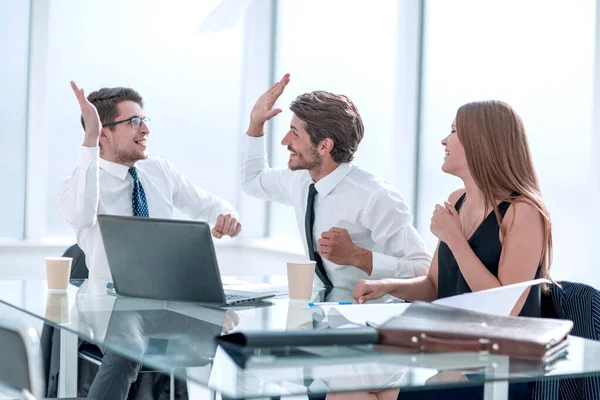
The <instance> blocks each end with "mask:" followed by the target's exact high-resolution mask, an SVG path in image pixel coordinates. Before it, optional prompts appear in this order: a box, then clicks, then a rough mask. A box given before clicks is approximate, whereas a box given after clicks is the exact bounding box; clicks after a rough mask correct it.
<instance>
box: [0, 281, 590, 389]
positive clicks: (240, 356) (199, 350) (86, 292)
mask: <svg viewBox="0 0 600 400" xmlns="http://www.w3.org/2000/svg"><path fill="white" fill-rule="evenodd" d="M224 280H225V281H226V282H240V283H241V282H252V281H254V282H256V283H275V284H281V283H282V282H283V283H284V282H285V277H269V278H266V277H255V278H250V277H236V278H233V277H228V278H224ZM9 287H10V288H12V289H11V290H4V289H5V288H6V289H8V288H9ZM14 288H20V293H18V292H19V291H18V290H17V293H16V294H15V290H14ZM3 293H4V294H3ZM9 293H10V294H9ZM19 294H20V295H19ZM313 295H314V296H313V299H314V300H316V301H351V300H352V298H351V292H350V291H344V290H338V289H335V290H333V291H329V292H327V293H325V291H324V290H320V291H315V292H314V293H313ZM389 300H390V299H382V301H384V302H385V301H389ZM0 301H1V302H3V303H5V304H7V305H9V306H11V307H14V308H16V309H18V310H21V311H22V312H24V313H27V314H29V315H32V316H35V317H36V318H39V319H41V320H43V321H44V322H45V323H46V324H49V325H51V326H53V327H55V328H58V329H63V330H67V331H69V332H72V333H74V334H76V335H77V336H79V337H80V338H81V339H83V340H85V341H88V342H90V343H93V344H96V345H98V346H100V347H104V348H110V349H112V350H113V351H115V352H117V353H119V354H122V355H123V356H124V357H127V358H130V359H135V360H140V361H141V362H142V363H143V364H144V365H146V366H147V367H150V368H153V369H157V370H161V371H165V372H170V373H173V374H174V375H175V376H177V377H180V378H183V379H188V380H190V381H192V382H195V383H197V384H200V385H201V386H204V387H207V388H209V389H211V390H214V391H216V392H218V393H221V394H222V395H224V396H227V397H232V398H252V397H265V396H286V395H297V394H304V393H307V392H309V393H332V392H347V391H380V390H385V389H394V390H397V388H400V389H401V390H421V389H423V388H431V387H446V386H455V385H463V386H464V385H478V384H482V383H486V382H493V381H502V380H509V381H534V380H538V379H542V378H549V377H571V376H572V377H576V376H579V377H583V376H590V375H595V376H597V375H600V343H599V342H595V341H590V340H584V339H580V338H576V337H570V338H569V340H570V344H569V353H568V355H567V357H566V358H564V359H561V360H558V361H556V362H555V363H553V364H550V365H544V364H541V363H539V362H537V361H532V360H520V359H514V358H509V357H506V356H492V355H487V354H478V353H460V354H423V353H416V352H410V351H408V350H406V349H399V348H390V347H383V346H376V345H363V346H319V347H317V346H314V347H311V346H301V347H298V346H296V347H286V348H264V349H249V350H243V351H240V350H239V349H232V348H229V347H222V346H219V345H218V344H217V342H216V341H215V338H216V337H217V336H219V335H221V334H223V333H228V332H236V331H250V330H254V331H269V330H312V329H331V328H330V327H329V326H328V325H327V321H326V320H325V321H324V320H323V318H322V316H319V317H315V312H314V310H311V308H309V307H308V304H307V302H305V303H303V302H297V301H290V300H289V299H287V298H285V296H284V295H280V296H277V297H275V298H272V299H269V300H266V301H262V302H260V303H256V304H249V305H242V306H237V307H226V308H222V307H212V306H207V305H200V304H196V303H183V302H170V301H161V300H149V299H136V298H128V297H121V296H115V295H114V294H111V293H109V292H107V290H106V282H105V281H92V280H89V281H87V280H86V281H81V282H77V281H74V282H73V284H72V285H70V286H69V289H68V290H67V292H65V293H49V292H48V290H47V289H46V282H45V281H44V280H22V281H0ZM440 371H444V373H443V374H440Z"/></svg>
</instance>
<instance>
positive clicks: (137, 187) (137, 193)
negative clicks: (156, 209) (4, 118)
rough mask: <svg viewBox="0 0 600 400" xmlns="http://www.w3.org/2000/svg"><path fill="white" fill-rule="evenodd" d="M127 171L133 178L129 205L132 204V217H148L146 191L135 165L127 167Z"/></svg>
mask: <svg viewBox="0 0 600 400" xmlns="http://www.w3.org/2000/svg"><path fill="white" fill-rule="evenodd" d="M129 173H130V174H131V177H132V178H133V192H132V193H131V205H132V206H133V216H134V217H149V216H150V215H149V212H148V203H146V193H144V187H143V186H142V182H140V179H139V178H138V175H137V169H136V168H135V167H131V168H129Z"/></svg>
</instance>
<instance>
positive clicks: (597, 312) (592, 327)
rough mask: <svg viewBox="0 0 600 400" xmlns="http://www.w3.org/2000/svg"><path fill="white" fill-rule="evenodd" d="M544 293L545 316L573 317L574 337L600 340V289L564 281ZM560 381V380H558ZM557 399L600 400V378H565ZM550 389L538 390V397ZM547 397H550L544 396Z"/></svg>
mask: <svg viewBox="0 0 600 400" xmlns="http://www.w3.org/2000/svg"><path fill="white" fill-rule="evenodd" d="M559 284H560V286H557V285H553V286H552V290H551V292H550V293H548V294H545V295H542V317H544V318H560V319H570V320H571V321H573V323H574V325H573V331H572V332H571V334H572V335H573V336H579V337H583V338H586V339H592V340H600V291H599V290H597V289H595V288H593V287H591V286H589V285H586V284H584V283H577V282H569V281H562V282H559ZM555 383H556V382H555ZM558 392H559V393H557V394H556V396H558V397H555V398H561V399H565V400H571V399H586V400H600V377H598V376H592V377H587V378H575V379H561V380H560V382H558ZM542 393H545V396H546V395H548V393H549V391H548V390H545V389H542V390H537V388H536V395H535V396H534V398H535V399H538V398H541V397H540V395H541V394H542ZM544 398H546V397H544Z"/></svg>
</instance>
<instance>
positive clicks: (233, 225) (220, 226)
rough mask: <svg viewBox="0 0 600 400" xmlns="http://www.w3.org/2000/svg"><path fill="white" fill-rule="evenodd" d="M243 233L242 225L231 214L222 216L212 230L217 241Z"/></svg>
mask: <svg viewBox="0 0 600 400" xmlns="http://www.w3.org/2000/svg"><path fill="white" fill-rule="evenodd" d="M241 231H242V224H240V223H239V221H238V220H237V219H235V218H234V217H233V216H231V214H221V215H219V216H218V217H217V223H216V224H215V227H214V228H213V230H212V235H213V236H214V237H216V238H217V239H221V238H222V237H223V236H227V235H229V236H231V237H235V236H237V235H238V234H239V233H240V232H241Z"/></svg>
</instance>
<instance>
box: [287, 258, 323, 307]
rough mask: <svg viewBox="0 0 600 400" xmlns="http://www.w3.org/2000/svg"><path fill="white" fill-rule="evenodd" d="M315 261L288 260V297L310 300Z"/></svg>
mask: <svg viewBox="0 0 600 400" xmlns="http://www.w3.org/2000/svg"><path fill="white" fill-rule="evenodd" d="M315 265H316V262H315V261H310V260H303V261H288V263H287V277H288V288H289V293H290V299H292V300H307V301H308V300H310V297H311V295H312V287H313V280H314V276H315Z"/></svg>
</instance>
